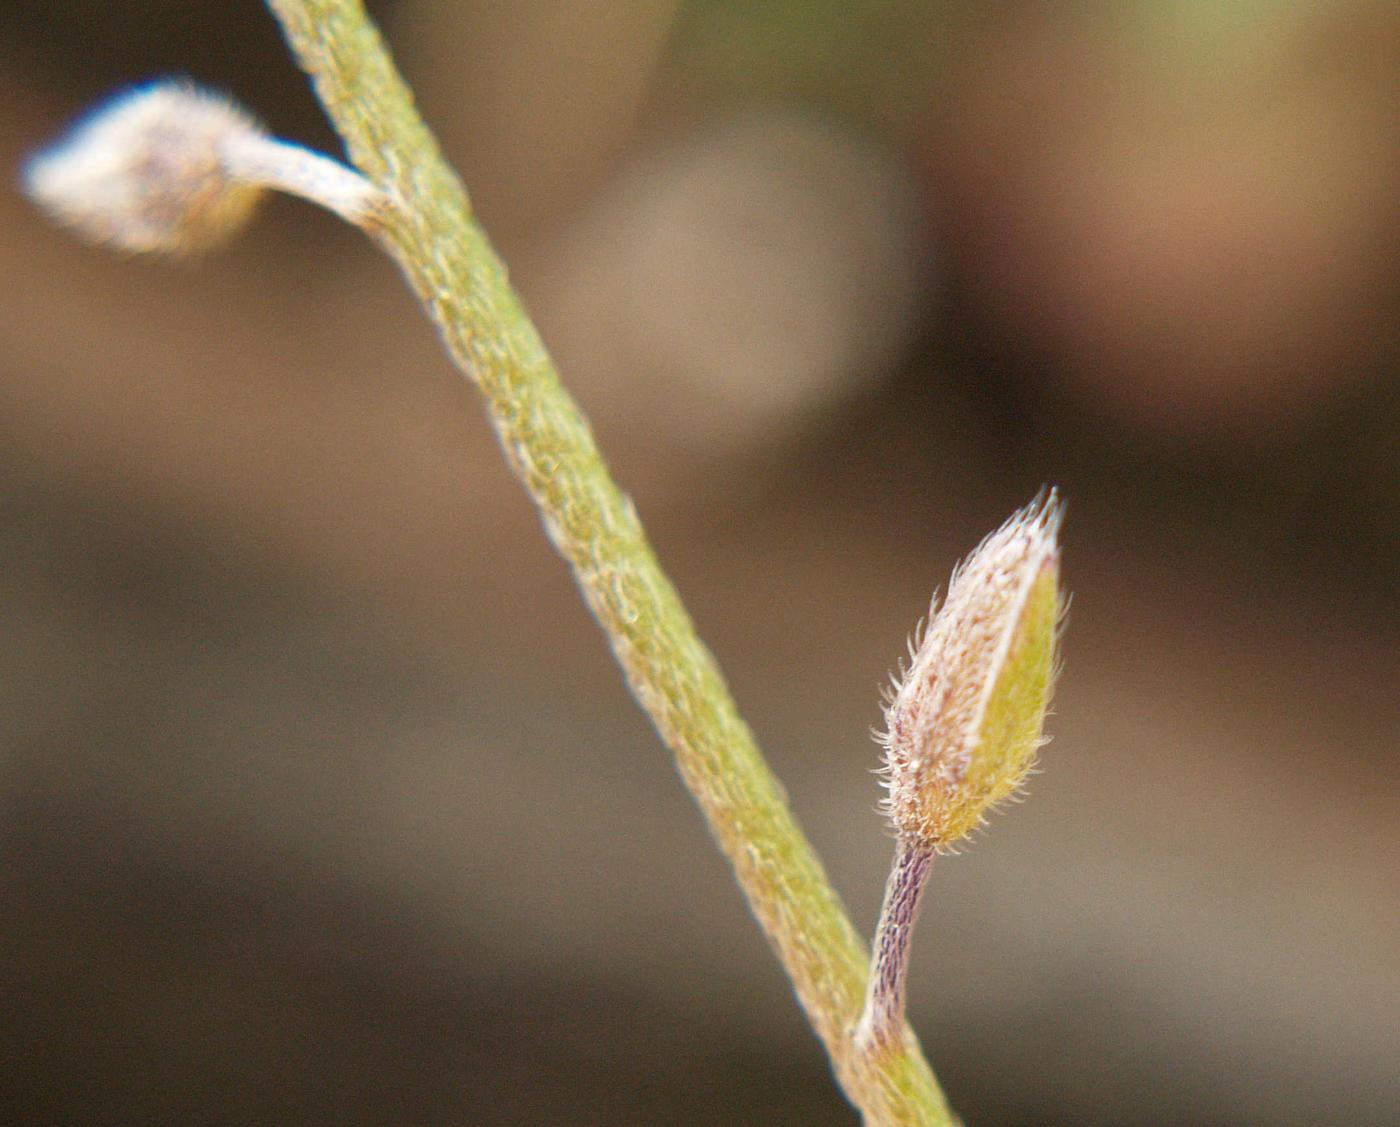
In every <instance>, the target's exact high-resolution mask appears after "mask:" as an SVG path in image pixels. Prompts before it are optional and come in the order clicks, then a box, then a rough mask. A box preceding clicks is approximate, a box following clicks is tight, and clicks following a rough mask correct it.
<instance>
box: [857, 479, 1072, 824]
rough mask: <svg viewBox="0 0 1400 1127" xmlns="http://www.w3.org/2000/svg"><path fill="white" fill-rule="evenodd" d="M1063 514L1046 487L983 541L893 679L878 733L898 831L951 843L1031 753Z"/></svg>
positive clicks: (1037, 732)
mask: <svg viewBox="0 0 1400 1127" xmlns="http://www.w3.org/2000/svg"><path fill="white" fill-rule="evenodd" d="M1061 512H1062V510H1061V506H1060V504H1059V502H1058V499H1057V498H1056V496H1055V494H1054V493H1053V492H1052V493H1050V494H1049V495H1048V496H1047V497H1046V498H1045V499H1043V500H1038V501H1036V502H1034V503H1032V504H1031V505H1030V506H1028V507H1027V508H1025V509H1023V510H1021V511H1020V512H1018V513H1017V514H1015V515H1014V516H1013V517H1012V518H1011V519H1010V520H1009V521H1007V522H1006V524H1004V525H1002V527H1001V528H999V529H998V530H997V531H996V532H994V533H992V535H991V536H989V537H987V539H986V540H984V541H983V542H982V544H981V546H980V547H978V548H977V550H976V551H974V552H973V553H972V555H971V556H969V557H968V558H967V560H966V561H965V562H964V563H963V565H962V566H961V567H959V568H958V569H957V571H955V572H954V573H953V578H952V581H951V583H949V585H948V596H947V598H946V599H945V600H944V602H943V606H942V607H941V608H940V607H938V606H937V603H936V601H935V605H934V608H933V609H932V610H931V611H930V620H929V623H928V626H927V628H926V629H925V630H924V631H923V636H922V638H921V639H920V640H919V641H918V643H917V645H915V646H914V647H913V648H912V654H911V661H910V664H909V668H908V669H907V670H906V671H905V672H904V673H903V674H902V675H901V677H900V678H898V680H897V682H896V683H895V685H894V686H892V689H891V692H890V695H889V698H888V703H887V707H886V710H885V731H884V732H883V733H882V734H881V735H880V737H879V738H880V743H881V744H882V746H883V747H884V749H885V780H884V781H885V786H886V788H887V790H888V792H889V793H888V796H887V798H886V801H885V803H884V806H885V810H886V812H887V813H888V814H889V817H890V820H891V821H892V822H893V823H894V826H895V829H896V830H897V831H898V833H899V834H900V836H901V837H906V838H911V839H914V840H916V841H918V842H920V843H923V844H925V845H928V846H931V847H933V848H935V849H939V850H943V849H946V848H948V847H949V846H950V845H952V844H953V843H955V842H957V841H958V840H959V839H960V838H963V837H965V836H966V835H967V834H968V833H969V832H971V831H972V830H973V829H975V828H976V827H977V826H978V825H979V824H980V822H981V821H982V818H983V815H984V814H985V813H986V812H987V810H988V809H989V808H990V807H991V806H992V805H993V804H994V803H995V802H997V801H998V800H1000V799H1003V798H1005V797H1007V796H1008V795H1011V794H1014V793H1015V791H1016V790H1017V789H1018V788H1019V787H1020V786H1021V784H1022V782H1023V781H1024V780H1025V777H1026V775H1027V773H1028V772H1029V771H1030V769H1031V767H1032V766H1033V764H1034V762H1035V754H1036V750H1037V748H1039V747H1040V746H1041V744H1042V743H1043V742H1044V740H1043V738H1042V725H1043V722H1044V719H1045V713H1046V709H1047V707H1048V706H1049V702H1050V691H1051V684H1052V681H1053V679H1054V674H1055V663H1056V635H1057V630H1058V625H1059V619H1060V613H1061V600H1060V592H1059V546H1058V542H1057V535H1058V532H1059V525H1060V519H1061Z"/></svg>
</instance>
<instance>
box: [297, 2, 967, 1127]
mask: <svg viewBox="0 0 1400 1127" xmlns="http://www.w3.org/2000/svg"><path fill="white" fill-rule="evenodd" d="M269 7H270V8H271V9H272V11H273V13H274V14H275V15H276V16H277V18H278V19H279V20H280V21H281V23H282V26H283V29H284V31H285V33H286V36H287V40H288V42H289V43H290V44H291V46H292V49H293V51H294V52H295V53H296V56H297V58H298V60H299V61H300V63H301V66H302V67H303V68H304V69H305V70H306V71H307V72H308V73H309V74H310V75H311V78H312V80H313V82H314V84H315V88H316V93H317V95H318V97H319V98H320V100H321V102H322V104H323V105H324V106H325V108H326V111H327V113H328V114H329V115H330V117H331V120H332V121H333V122H334V124H335V126H336V128H337V129H338V130H339V132H340V134H341V136H342V137H343V138H344V140H345V143H346V146H347V149H348V151H349V154H350V157H351V159H352V160H353V162H354V163H355V164H356V165H357V166H358V167H359V169H360V171H362V172H363V173H364V174H365V175H366V176H368V177H369V178H370V179H371V180H372V181H373V182H374V183H375V184H376V185H377V186H378V187H379V188H381V189H382V190H383V191H384V192H385V193H386V195H387V196H388V198H389V201H390V206H389V207H388V208H387V209H386V214H385V215H384V216H383V221H382V225H381V226H379V227H378V229H377V230H376V232H375V234H376V237H377V238H378V239H379V241H380V242H381V243H382V245H383V246H384V247H385V249H386V250H387V251H388V252H389V254H391V255H392V256H393V257H394V259H395V260H396V261H397V262H398V264H399V267H400V268H401V269H402V270H403V272H404V274H405V275H406V276H407V278H408V280H409V282H410V284H411V285H412V287H413V289H414V290H415V292H416V293H417V294H418V296H419V298H420V299H421V300H422V301H423V303H424V304H425V305H426V306H427V308H428V310H429V312H430V313H431V315H432V318H433V320H434V321H435V322H436V324H437V327H438V330H439V332H440V333H441V334H442V338H443V341H444V342H445V344H446V346H447V349H448V351H449V352H450V353H451V355H452V357H453V359H454V360H455V361H456V362H457V364H458V365H459V366H460V367H461V369H462V370H463V371H464V372H465V373H466V374H467V375H468V376H469V377H470V378H471V379H472V380H474V381H475V382H476V384H477V385H478V386H479V387H480V388H481V390H482V392H483V394H484V395H485V397H486V402H487V407H488V409H489V412H490V417H491V422H492V423H493V425H494V426H495V429H496V432H497V434H498V436H499V438H500V442H501V446H502V448H503V449H504V451H505V455H506V457H507V459H508V460H509V462H510V464H511V466H512V468H513V469H514V470H515V472H516V474H517V475H518V476H519V478H520V480H521V481H522V482H523V483H524V485H525V487H526V489H528V490H529V492H530V495H531V496H532V497H533V498H534V501H535V504H536V505H537V506H538V507H539V510H540V513H541V516H542V518H543V521H544V526H545V530H546V531H547V532H548V534H549V537H550V539H551V540H552V541H553V542H554V545H555V547H556V548H557V549H558V550H559V553H560V554H561V555H562V556H563V557H564V558H565V559H566V560H567V561H568V563H569V565H570V567H572V568H573V571H574V575H575V578H576V579H577V581H578V585H579V587H580V589H581V590H582V592H583V595H584V598H585V599H586V601H587V603H588V606H589V607H590V608H591V609H592V611H593V614H594V616H595V617H596V618H597V620H598V622H599V624H600V625H601V626H602V628H603V630H604V632H605V633H606V634H607V637H608V641H609V643H610V644H611V646H612V650H613V653H614V654H615V655H616V657H617V660H618V662H619V664H620V665H621V666H622V668H623V671H624V672H625V674H626V676H627V681H628V684H629V685H630V686H631V689H632V692H633V694H634V695H635V696H636V698H637V700H638V702H639V703H640V704H641V706H642V708H644V709H645V710H646V712H647V714H648V715H649V716H650V717H651V719H652V721H653V722H654V723H655V725H656V728H657V730H658V731H659V732H660V734H661V737H662V739H664V740H665V741H666V743H667V745H668V746H669V747H670V748H671V750H672V751H673V752H674V753H675V757H676V763H677V765H678V767H679V769H680V774H681V777H682V778H683V779H684V781H685V784H686V786H687V787H688V788H689V789H690V792H691V794H692V795H694V797H695V800H696V802H697V803H698V804H699V806H700V808H701V810H702V811H703V812H704V815H705V817H706V819H707V820H708V822H709V824H710V828H711V830H712V831H713V833H714V835H715V837H716V838H717V840H718V842H719V845H720V848H721V849H722V850H723V851H724V853H725V855H726V856H727V857H728V858H729V861H730V863H731V864H732V865H733V866H734V871H735V874H736V876H737V878H738V881H739V884H740V886H741V888H742V889H743V892H744V895H745V896H746V897H747V899H748V902H749V906H750V908H751V909H752V910H753V913H754V915H755V916H756V917H757V918H758V921H759V923H760V924H761V925H762V927H763V930H764V931H765V932H766V933H767V936H768V939H769V941H770V942H771V944H772V945H773V948H774V950H775V951H776V952H777V955H778V958H779V959H780V960H781V961H782V964H783V967H784V969H785V970H786V971H787V973H788V976H789V977H790V978H791V980H792V983H793V986H794V988H795V990H796V992H797V996H798V999H799V1000H800V1002H801V1003H802V1007H803V1009H804V1010H805V1011H806V1013H807V1017H808V1019H809V1020H810V1021H811V1023H812V1026H813V1027H814V1028H815V1030H816V1032H817V1034H818V1036H820V1038H821V1039H822V1042H823V1043H824V1045H825V1046H826V1049H827V1052H828V1053H829V1054H830V1057H831V1060H832V1064H833V1067H834V1069H835V1072H836V1076H837V1079H838V1081H839V1082H840V1084H841V1086H842V1088H843V1089H844V1090H845V1092H846V1095H847V1096H848V1097H849V1098H850V1100H851V1101H852V1102H853V1103H854V1104H855V1105H856V1106H857V1107H859V1108H860V1109H861V1111H862V1112H863V1113H864V1114H865V1117H866V1121H867V1122H870V1123H877V1124H949V1123H952V1122H953V1120H952V1117H951V1114H950V1113H949V1111H948V1109H947V1105H946V1103H945V1102H944V1099H943V1095H942V1093H941V1092H940V1091H939V1089H938V1085H937V1082H936V1081H935V1080H934V1078H933V1074H932V1072H931V1071H930V1070H929V1067H928V1065H927V1064H926V1063H925V1061H924V1059H923V1056H922V1055H921V1053H920V1051H919V1048H918V1044H917V1042H916V1041H915V1039H914V1037H913V1036H912V1034H911V1035H909V1036H907V1037H906V1038H904V1039H903V1042H902V1044H901V1045H900V1046H899V1048H898V1049H897V1051H894V1052H891V1053H888V1054H880V1055H879V1057H878V1059H876V1057H875V1055H863V1054H859V1053H857V1052H856V1051H855V1048H854V1045H853V1042H852V1032H853V1027H854V1025H855V1023H856V1021H857V1019H858V1018H859V1016H860V1010H861V1003H862V999H863V996H864V993H865V983H866V951H865V947H864V945H863V943H862V942H861V940H860V938H859V936H858V935H857V934H856V931H855V929H854V928H853V927H852V926H851V923H850V921H849V919H848V918H847V917H846V914H845V911H844V910H843V908H842V906H841V903H840V900H839V899H838V897H837V895H836V893H835V892H834V891H833V889H832V888H831V885H830V883H829V882H828V881H827V879H826V875H825V873H824V872H823V871H822V867H821V864H820V862H819V861H818V860H817V858H816V855H815V854H814V853H813V851H812V848H811V846H810V845H809V844H808V843H807V841H806V839H805V837H804V836H803V834H802V831H801V830H800V829H799V828H798V826H797V823H796V821H795V820H794V818H793V815H792V813H791V811H790V810H789V809H788V806H787V802H786V799H785V796H784V794H783V790H782V787H781V786H780V785H779V783H778V781H777V780H776V779H775V778H774V777H773V775H772V774H771V772H770V771H769V770H768V767H767V765H766V764H765V763H764V761H763V758H762V756H761V755H760V753H759V751H758V748H757V746H756V745H755V743H754V739H753V735H752V733H751V732H750V731H749V729H748V727H747V725H745V723H744V722H743V720H742V719H740V717H739V714H738V711H737V709H736V707H735V704H734V701H733V699H732V697H731V696H730V694H729V691H728V689H727V687H726V686H725V683H724V679H723V677H722V676H721V675H720V672H719V668H718V666H717V665H716V664H715V660H714V658H713V657H712V656H711V654H710V653H709V651H708V650H707V649H706V648H705V646H704V645H703V644H702V643H701V641H700V639H699V638H698V637H697V636H696V633H695V629H694V627H693V626H692V624H691V622H690V618H689V616H688V615H687V613H686V611H685V608H684V607H683V606H682V604H681V601H680V598H679V596H678V595H677V594H676V591H675V589H674V587H672V585H671V583H670V581H669V580H668V579H667V577H666V575H665V574H664V572H662V570H661V567H660V565H659V564H658V563H657V561H656V557H655V555H654V554H653V552H652V549H651V546H650V545H649V544H648V543H647V540H646V537H645V535H644V533H643V532H642V527H641V524H640V522H639V520H638V518H637V513H636V510H635V509H634V508H633V506H632V503H631V502H630V501H629V500H628V498H627V497H626V496H624V495H623V494H622V492H621V491H620V490H619V489H618V487H617V486H616V485H615V484H614V482H613V480H612V478H611V477H610V476H609V474H608V470H607V468H606V466H605V465H604V464H603V459H602V456H601V455H600V454H599V451H598V447H597V445H596V443H595V442H594V439H593V435H592V432H591V431H590V429H589V426H588V423H587V421H586V420H585V419H584V417H583V415H582V413H581V412H580V410H579V408H578V407H577V405H576V404H575V403H574V402H573V400H572V399H571V398H570V397H569V395H568V393H567V392H566V391H565V390H564V388H563V387H562V386H561V384H560V382H559V377H558V374H557V373H556V371H555V369H554V365H553V363H552V362H551V360H550V358H549V356H548V354H547V353H546V351H545V348H544V345H543V344H542V343H541V341H540V338H539V334H538V333H537V332H536V330H535V327H534V325H533V324H532V323H531V321H530V318H529V316H528V315H527V314H526V313H525V310H524V308H523V307H522V306H521V303H520V300H519V298H518V297H517V296H516V294H515V292H514V291H513V290H512V289H511V287H510V284H509V282H508V281H507V278H506V270H505V267H504V265H503V264H502V263H501V261H500V259H499V258H498V257H497V256H496V254H495V252H494V251H493V250H492V248H491V246H490V244H489V242H488V240H487V238H486V236H485V234H484V233H483V232H482V230H481V228H480V227H478V226H477V224H476V223H475V221H474V220H473V218H472V214H471V206H470V204H469V202H468V200H467V196H466V193H465V191H464V190H463V187H462V185H461V182H460V181H459V180H458V178H457V176H456V174H455V173H454V172H453V171H452V170H451V168H449V167H448V165H447V163H446V162H445V161H444V160H443V158H442V155H441V153H440V152H439V150H438V146H437V142H436V141H435V140H434V138H433V137H432V135H431V134H430V133H429V132H428V130H427V128H426V127H425V126H424V124H423V122H422V120H421V119H420V118H419V116H418V114H417V112H416V110H415V109H414V106H413V99H412V96H411V94H410V92H409V90H408V88H407V87H406V86H405V84H404V82H403V79H402V78H401V77H400V76H399V74H398V72H397V70H396V69H395V67H394V64H393V61H392V59H391V58H390V56H389V52H388V50H387V48H386V47H385V45H384V43H383V41H382V40H381V38H380V36H379V34H378V32H377V31H376V29H375V28H374V26H373V25H372V24H371V22H370V21H369V19H368V17H367V16H366V14H365V12H364V9H363V7H362V5H361V4H360V3H359V0H269Z"/></svg>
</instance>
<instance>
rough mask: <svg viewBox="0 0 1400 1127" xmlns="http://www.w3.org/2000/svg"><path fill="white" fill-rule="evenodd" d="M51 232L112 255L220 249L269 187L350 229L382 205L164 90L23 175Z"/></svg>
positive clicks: (95, 119) (194, 93)
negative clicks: (56, 225)
mask: <svg viewBox="0 0 1400 1127" xmlns="http://www.w3.org/2000/svg"><path fill="white" fill-rule="evenodd" d="M24 185H25V190H26V191H27V192H28V194H29V196H30V197H31V198H32V199H34V200H35V201H36V202H37V203H38V204H39V205H40V206H41V207H43V208H44V209H45V210H46V211H48V212H49V213H50V214H51V215H53V216H54V218H56V219H57V220H59V222H61V223H63V224H65V225H67V226H69V227H71V228H73V229H74V230H75V231H76V232H78V233H79V234H80V235H82V236H84V237H85V238H88V239H90V240H92V241H94V242H99V243H105V244H107V245H109V246H112V247H114V248H117V249H119V250H127V251H135V252H165V253H181V252H188V251H198V250H205V249H208V248H210V247H214V246H217V245H219V244H220V243H223V242H225V241H227V240H228V239H229V238H231V237H232V236H233V235H234V234H235V233H236V232H237V231H238V230H239V229H240V228H241V227H242V226H243V224H244V223H245V222H246V221H247V219H248V217H249V216H250V215H251V214H252V212H253V209H254V207H255V206H256V204H257V202H258V199H259V198H260V197H261V196H262V194H263V192H264V191H265V190H266V189H268V188H275V189H279V190H282V191H288V192H292V193H294V194H296V195H300V196H303V197H305V198H307V199H310V200H312V201H313V202H316V203H319V204H321V205H322V206H324V207H328V208H330V209H331V210H332V211H335V212H337V213H338V214H339V215H341V216H342V217H343V218H345V219H348V220H349V221H350V222H352V223H356V224H358V225H361V226H363V225H366V224H367V223H368V222H370V221H371V220H372V219H373V217H374V215H375V209H376V206H377V205H378V203H379V201H380V200H381V199H382V197H381V194H380V193H379V192H378V191H377V190H376V189H375V188H374V187H373V186H372V185H371V184H370V183H369V182H368V181H367V180H365V179H364V177H362V176H360V175H359V174H358V173H356V172H354V171H353V170H351V169H349V168H346V167H345V166H344V165H341V164H339V163H337V162H335V161H333V160H329V159H328V158H326V157H323V156H319V155H318V154H315V153H311V152H309V151H307V150H306V149H303V148H300V147H299V146H295V145H289V144H287V143H285V142H282V141H279V140H277V139H275V138H273V137H269V136H268V135H267V134H266V133H265V132H264V131H263V129H262V127H261V126H260V125H259V124H258V123H257V122H256V121H255V120H254V119H253V118H252V117H251V116H250V115H249V114H247V113H245V112H244V111H243V110H242V109H240V108H239V107H237V106H235V105H234V104H233V103H232V102H230V101H228V100H227V99H225V98H222V97H219V96H218V95H216V94H211V93H209V92H207V91H203V90H200V89H198V88H197V87H195V86H193V85H191V84H189V83H187V82H179V81H163V82H156V83H152V84H150V85H148V86H141V87H137V88H136V89H134V90H130V91H128V92H126V93H123V94H119V95H116V96H115V97H113V98H111V99H110V100H109V101H108V102H106V103H105V104H103V105H101V106H99V107H98V108H97V109H95V110H93V111H92V112H91V113H89V114H88V115H87V116H86V117H85V118H83V119H82V120H80V121H79V122H78V123H77V124H76V125H75V126H74V127H73V128H72V129H71V131H70V132H69V133H68V135H67V136H66V137H64V138H63V139H62V140H60V141H58V142H57V143H56V144H55V145H53V146H52V147H50V148H48V149H45V150H43V151H42V152H40V153H38V154H36V155H35V156H34V157H33V158H31V160H30V161H29V163H28V165H27V166H26V167H25V170H24Z"/></svg>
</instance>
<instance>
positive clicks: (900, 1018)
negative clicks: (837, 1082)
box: [856, 837, 937, 1053]
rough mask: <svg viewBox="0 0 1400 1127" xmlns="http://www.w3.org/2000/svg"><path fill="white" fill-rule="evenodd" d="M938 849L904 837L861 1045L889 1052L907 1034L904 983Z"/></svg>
mask: <svg viewBox="0 0 1400 1127" xmlns="http://www.w3.org/2000/svg"><path fill="white" fill-rule="evenodd" d="M936 855H937V854H936V853H935V851H934V849H933V847H932V846H930V845H926V844H925V843H923V842H922V841H917V840H915V839H913V838H909V837H901V838H900V839H899V844H898V845H897V846H896V847H895V853H894V865H893V866H892V867H891V869H890V879H889V881H888V882H887V883H886V884H885V903H884V906H883V907H882V908H881V909H880V923H879V925H878V926H877V927H876V928H875V959H874V965H873V966H872V967H871V970H870V982H869V984H868V985H867V987H866V995H865V1011H864V1013H862V1014H861V1017H860V1023H859V1025H857V1027H856V1048H857V1049H858V1050H859V1051H860V1052H863V1053H885V1052H888V1051H889V1050H890V1049H891V1048H892V1047H895V1046H897V1045H898V1043H899V1041H900V1040H901V1039H902V1038H903V1036H904V1031H905V1022H904V993H905V990H904V986H905V982H906V981H907V979H908V973H909V940H910V939H911V938H912V937H913V934H914V924H915V922H916V921H917V920H918V918H919V901H920V900H921V899H922V898H923V895H924V887H925V885H926V884H927V883H928V874H929V870H931V869H932V868H933V859H934V857H935V856H936Z"/></svg>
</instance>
